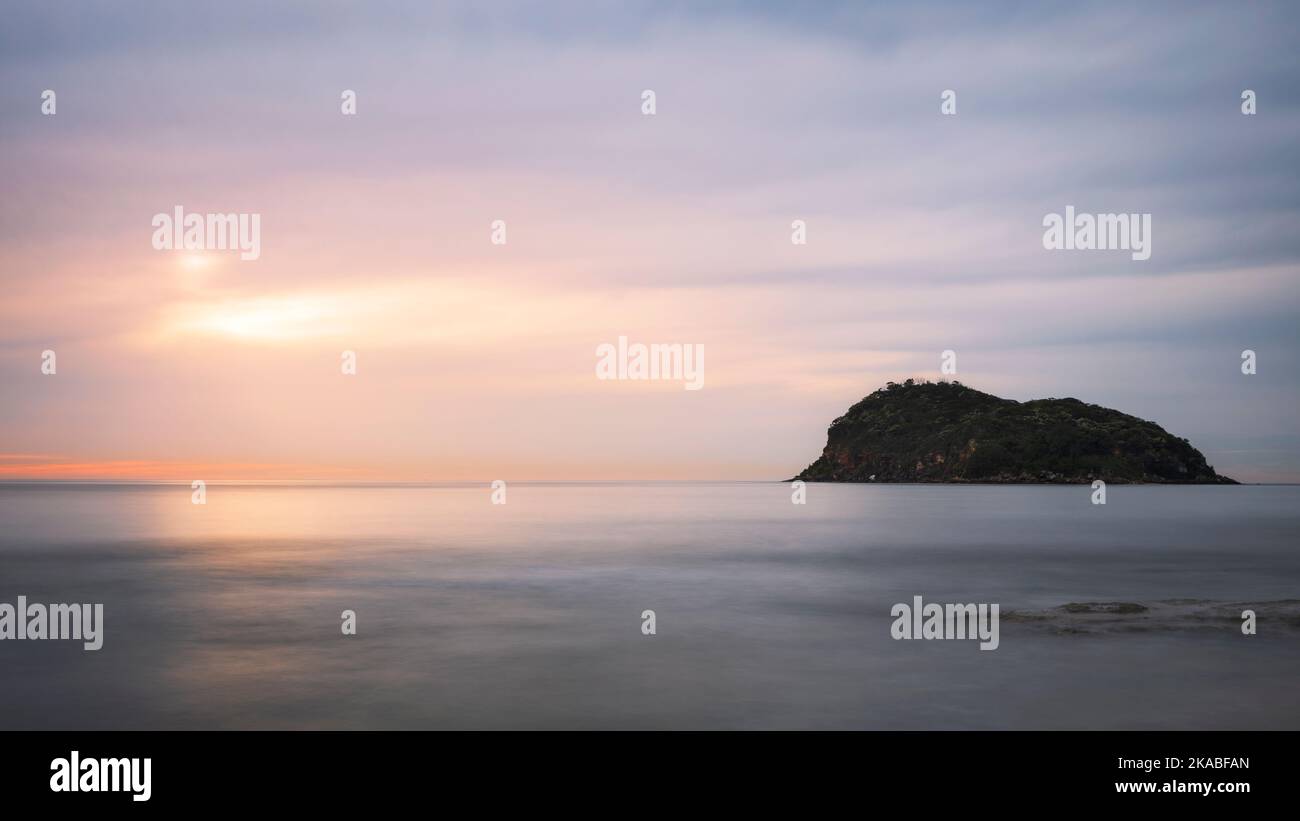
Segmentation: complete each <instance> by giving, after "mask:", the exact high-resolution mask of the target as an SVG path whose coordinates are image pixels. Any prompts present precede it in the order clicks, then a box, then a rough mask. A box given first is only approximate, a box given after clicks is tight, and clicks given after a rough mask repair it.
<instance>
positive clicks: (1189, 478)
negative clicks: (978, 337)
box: [794, 379, 1237, 484]
mask: <svg viewBox="0 0 1300 821" xmlns="http://www.w3.org/2000/svg"><path fill="white" fill-rule="evenodd" d="M794 478H795V479H801V480H804V481H809V482H996V483H1008V484H1011V483H1044V482H1046V483H1088V482H1092V481H1093V480H1096V479H1101V480H1103V481H1105V482H1108V483H1117V484H1123V483H1140V482H1151V483H1163V484H1237V483H1236V482H1235V481H1233V480H1232V479H1229V478H1227V477H1226V476H1220V475H1219V474H1217V473H1215V472H1214V468H1213V467H1211V466H1210V465H1208V464H1206V461H1205V457H1204V456H1203V455H1201V452H1200V451H1198V450H1197V449H1196V448H1194V447H1192V445H1191V443H1189V442H1188V441H1187V440H1186V439H1180V438H1179V437H1177V436H1174V435H1172V434H1170V433H1169V432H1167V431H1166V430H1165V429H1164V428H1162V427H1160V426H1159V425H1157V424H1156V423H1154V422H1148V421H1146V420H1145V419H1139V418H1137V417H1136V416H1129V415H1128V414H1126V413H1120V412H1119V411H1116V410H1111V409H1109V408H1103V407H1101V406H1099V405H1089V404H1087V403H1085V402H1080V401H1079V400H1078V399H1034V400H1032V401H1029V402H1017V401H1015V400H1013V399H1001V398H999V397H996V396H993V395H991V394H987V393H983V392H981V391H977V390H975V389H973V388H969V387H967V386H965V385H962V384H961V383H960V382H925V381H921V382H916V381H913V380H911V379H909V380H907V381H906V382H903V383H901V384H900V383H895V382H890V383H889V384H887V385H886V386H885V387H884V388H881V389H880V390H878V391H876V392H875V393H873V394H871V395H870V396H868V397H866V398H865V399H863V400H862V401H860V402H858V403H857V404H855V405H854V406H853V407H851V408H849V409H848V411H847V412H846V413H845V414H844V415H843V416H841V417H840V418H838V419H836V420H835V421H834V422H832V423H831V426H830V429H829V431H828V432H827V441H826V448H825V450H823V451H822V455H821V456H820V457H818V458H817V461H815V462H813V463H812V464H811V465H809V466H808V467H807V468H805V469H804V471H803V472H802V473H800V474H799V475H798V476H796V477H794Z"/></svg>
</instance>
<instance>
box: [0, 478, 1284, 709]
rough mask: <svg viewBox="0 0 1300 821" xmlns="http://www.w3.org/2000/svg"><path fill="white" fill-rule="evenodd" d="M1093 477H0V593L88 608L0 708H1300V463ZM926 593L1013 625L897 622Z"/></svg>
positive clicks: (20, 671)
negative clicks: (1137, 481)
mask: <svg viewBox="0 0 1300 821" xmlns="http://www.w3.org/2000/svg"><path fill="white" fill-rule="evenodd" d="M1090 492H1091V491H1090V490H1089V489H1088V488H1086V487H988V486H971V487H957V486H899V485H892V486H891V485H865V486H864V485H809V486H808V503H807V504H806V505H803V506H797V505H793V504H791V502H790V486H789V485H785V484H779V483H771V484H767V483H716V484H714V483H708V484H704V483H701V484H687V483H669V484H653V483H651V484H622V483H619V484H516V483H512V484H511V485H510V487H509V491H508V493H509V496H508V503H507V504H505V505H492V504H491V503H490V490H489V489H488V488H487V486H486V485H473V486H468V485H459V486H456V485H445V486H419V487H415V486H399V487H393V486H385V487H356V486H350V487H320V486H302V485H287V486H265V485H257V486H251V485H244V486H216V485H210V486H209V487H208V497H207V504H206V505H204V506H196V505H192V504H191V503H190V489H189V487H188V486H182V485H154V486H88V485H81V486H76V485H56V486H51V485H45V486H31V485H22V486H15V485H7V486H3V485H0V523H2V527H0V530H2V535H0V601H7V602H11V603H12V602H14V601H15V600H16V597H17V596H18V595H20V594H23V595H26V596H28V598H29V600H31V601H46V602H103V603H104V606H105V628H106V638H105V641H104V647H103V649H102V650H100V651H98V652H85V651H83V650H82V649H81V645H80V643H77V642H52V641H47V642H38V641H3V642H0V728H5V729H13V728H73V729H94V728H1293V729H1294V728H1300V698H1297V689H1296V683H1297V681H1300V619H1297V617H1296V614H1297V610H1296V607H1297V605H1300V602H1297V601H1296V600H1297V599H1300V539H1298V538H1297V537H1298V536H1300V487H1115V486H1112V487H1111V488H1110V489H1109V494H1108V504H1107V505H1105V506H1104V507H1103V506H1094V505H1092V504H1090V502H1089V496H1090ZM914 595H922V596H924V597H925V600H926V601H934V602H987V603H994V602H996V603H999V604H1000V605H1001V608H1002V612H1003V614H1004V618H1003V622H1002V625H1001V647H1000V648H999V649H998V650H996V651H992V652H981V651H980V650H979V649H978V647H977V645H976V643H974V642H970V641H928V642H927V641H894V640H892V639H891V638H890V636H889V627H890V623H891V618H890V615H889V612H890V608H891V606H892V605H893V604H894V603H896V602H910V601H911V599H912V596H914ZM1113 601H1122V602H1134V603H1144V604H1147V605H1150V606H1151V607H1152V608H1153V609H1152V610H1151V611H1149V612H1148V613H1147V615H1145V616H1141V617H1137V618H1130V619H1127V620H1121V621H1120V622H1116V623H1114V624H1112V625H1110V626H1108V627H1107V626H1103V627H1102V628H1100V629H1091V628H1090V627H1088V626H1087V625H1085V626H1084V627H1083V628H1082V629H1079V625H1078V624H1076V623H1074V622H1071V621H1070V620H1068V619H1066V620H1062V619H1057V618H1055V617H1053V618H1046V619H1034V620H1029V621H1023V622H1022V621H1017V620H1015V619H1008V618H1006V613H1007V612H1008V611H1046V612H1047V613H1048V614H1051V613H1052V612H1054V611H1053V608H1056V607H1059V606H1061V605H1064V604H1066V603H1072V602H1073V603H1082V602H1113ZM1160 602H1164V603H1167V604H1166V605H1158V604H1157V603H1160ZM1243 603H1253V604H1258V605H1259V607H1260V609H1261V612H1266V613H1268V614H1270V615H1268V616H1262V617H1261V619H1260V623H1259V633H1258V635H1256V636H1249V637H1248V636H1243V635H1241V632H1240V630H1239V629H1238V627H1237V624H1239V620H1238V621H1232V620H1228V621H1223V620H1222V619H1220V620H1217V621H1216V620H1215V619H1213V618H1208V617H1206V615H1205V613H1206V612H1208V611H1207V608H1208V609H1209V610H1213V609H1214V608H1216V607H1217V608H1219V609H1220V610H1223V609H1224V608H1226V609H1227V610H1228V612H1231V611H1232V610H1233V609H1234V608H1235V609H1236V610H1237V612H1238V613H1239V611H1240V608H1241V606H1243ZM1162 607H1163V608H1164V609H1161V608H1162ZM345 609H351V610H354V611H356V613H357V616H358V635H356V636H343V635H342V634H341V631H340V612H341V611H343V610H345ZM646 609H653V610H654V611H655V612H656V616H657V618H656V621H657V634H656V635H654V636H645V635H642V633H641V629H640V628H641V612H642V611H643V610H646Z"/></svg>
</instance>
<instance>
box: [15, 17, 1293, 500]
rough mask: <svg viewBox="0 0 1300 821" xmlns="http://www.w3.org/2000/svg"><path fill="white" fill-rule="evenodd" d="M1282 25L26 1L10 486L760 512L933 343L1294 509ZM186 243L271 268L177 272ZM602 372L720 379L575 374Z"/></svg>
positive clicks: (190, 256) (229, 261)
mask: <svg viewBox="0 0 1300 821" xmlns="http://www.w3.org/2000/svg"><path fill="white" fill-rule="evenodd" d="M1297 22H1300V6H1296V5H1295V4H1292V3H1258V4H1250V5H1249V6H1242V5H1239V4H1233V3H1218V4H1200V3H1168V4H1161V3H1143V4H1137V5H1136V6H1130V5H1129V4H1119V3H1112V4H1094V3H1071V4H1050V5H1046V4H1038V3H1025V4H1012V3H982V4H979V7H975V4H966V3H953V4H934V3H907V4H881V5H872V4H865V3H843V4H839V3H824V4H823V3H818V4H790V3H786V4H762V3H745V4H740V3H736V4H704V3H655V4H649V3H644V4H643V3H637V2H617V3H598V4H570V3H545V4H543V3H538V4H527V5H517V4H504V3H473V4H425V3H353V2H312V3H277V4H269V3H262V2H228V3H221V4H211V5H210V7H204V8H200V7H198V4H194V5H193V6H191V5H190V4H175V3H162V2H159V3H141V2H121V3H113V4H106V3H74V2H70V3H57V4H56V3H47V2H17V3H7V4H6V22H5V25H4V27H3V29H0V111H2V112H3V115H2V116H0V144H2V145H3V151H2V152H0V177H2V178H3V181H4V196H3V198H0V261H2V262H0V264H2V267H0V287H2V290H3V296H2V297H0V480H3V479H11V480H12V479H34V478H35V479H96V480H115V479H116V480H121V479H162V480H184V481H188V480H191V479H207V480H222V479H351V480H393V481H419V480H491V479H497V478H500V479H517V480H529V479H534V480H547V479H550V480H579V479H610V480H615V479H702V480H703V479H784V478H788V477H790V476H792V475H794V474H795V473H797V472H798V471H799V470H800V469H802V468H803V467H804V466H806V465H807V464H808V463H810V462H811V461H813V460H814V459H815V458H816V457H817V456H818V455H819V453H820V452H821V449H822V447H823V446H824V444H825V436H826V428H827V426H828V425H829V423H830V422H831V421H832V420H833V419H834V418H835V417H836V416H838V415H839V414H841V413H842V412H843V411H844V410H845V409H847V408H848V407H849V406H850V405H851V404H852V403H853V402H855V401H857V400H858V399H860V398H861V397H863V396H865V395H866V394H868V393H870V392H872V391H873V390H875V389H877V388H879V387H881V386H883V385H884V383H885V382H887V381H890V380H893V381H901V380H903V379H906V378H909V377H916V378H931V379H935V378H940V377H941V376H945V375H944V374H941V372H940V363H941V354H942V352H943V351H946V350H950V351H954V352H955V353H956V365H957V372H956V374H955V378H957V379H959V380H960V381H962V382H963V383H964V384H967V385H970V386H973V387H975V388H978V389H980V390H984V391H987V392H990V393H993V394H996V395H999V396H1004V397H1008V398H1012V399H1017V400H1028V399H1035V398H1043V397H1067V396H1070V397H1075V398H1078V399H1081V400H1083V401H1086V402H1092V403H1096V404H1100V405H1104V406H1107V407H1112V408H1116V409H1118V410H1122V411H1124V412H1127V413H1131V414H1134V415H1137V416H1140V417H1143V418H1147V419H1151V420H1153V421H1155V422H1157V423H1159V424H1160V425H1162V426H1163V427H1165V428H1166V429H1167V430H1169V431H1170V432H1172V433H1174V434H1175V435H1178V436H1182V437H1186V438H1188V439H1189V440H1190V441H1191V442H1192V444H1193V445H1195V446H1197V447H1198V448H1200V449H1201V450H1202V451H1203V452H1204V453H1205V454H1206V456H1207V458H1208V459H1209V461H1210V463H1211V464H1213V465H1214V466H1215V468H1216V469H1217V470H1219V472H1221V473H1224V474H1226V475H1229V476H1232V477H1234V478H1237V479H1239V480H1243V481H1261V482H1269V481H1290V482H1294V481H1300V421H1297V413H1296V408H1297V407H1300V333H1298V331H1297V328H1300V175H1298V174H1297V170H1298V169H1300V84H1298V83H1297V78H1298V77H1300V56H1298V55H1300V50H1297V49H1296V48H1295V42H1296V35H1297V28H1298V27H1297ZM47 89H48V90H52V91H54V92H55V93H56V110H55V113H53V114H44V113H42V92H43V91H45V90H47ZM1245 89H1250V90H1252V91H1254V92H1255V95H1256V105H1257V110H1256V113H1255V114H1254V115H1249V116H1248V115H1245V114H1243V113H1242V110H1241V106H1242V100H1241V95H1242V92H1243V90H1245ZM345 90H351V91H354V92H355V94H356V113H355V114H344V113H343V112H342V103H341V99H342V94H343V92H344V91H345ZM646 90H650V91H653V92H654V101H655V111H654V113H653V114H646V113H644V112H643V92H644V91H646ZM945 90H952V91H953V92H955V103H956V113H955V114H944V113H942V111H941V102H942V100H941V95H942V94H943V92H944V91H945ZM1067 205H1072V206H1074V207H1075V209H1076V210H1078V211H1081V212H1088V213H1116V212H1123V213H1143V214H1148V213H1149V214H1150V215H1151V220H1152V237H1151V240H1152V254H1151V258H1150V259H1148V260H1145V261H1142V260H1133V259H1132V258H1131V255H1130V254H1129V253H1128V252H1126V251H1102V250H1095V251H1049V250H1047V249H1045V248H1044V246H1043V242H1042V240H1043V232H1044V228H1043V219H1044V216H1045V215H1047V214H1050V213H1063V212H1064V209H1065V208H1066V206H1067ZM176 206H182V207H183V208H184V209H185V211H186V212H187V213H190V212H193V213H200V214H206V213H242V214H256V215H258V216H259V219H260V256H259V257H258V258H257V259H251V260H243V259H241V258H240V256H239V254H238V253H237V252H231V251H223V250H192V251H185V250H180V251H176V250H158V249H155V248H154V247H153V243H152V237H153V234H154V228H153V224H152V222H151V221H152V220H153V218H154V216H155V215H156V214H160V213H163V214H170V213H172V212H173V209H174V208H175V207H176ZM497 220H501V221H503V222H504V223H505V226H506V242H505V244H494V243H493V242H492V235H493V229H492V225H493V223H494V221H497ZM795 220H802V221H803V224H804V226H805V229H806V240H807V241H806V243H805V244H795V243H794V242H792V233H793V230H792V224H793V222H794V221H795ZM620 336H623V337H627V338H628V339H629V340H630V341H631V342H633V343H636V342H640V343H645V344H650V343H662V344H670V343H677V344H683V345H690V346H702V347H703V350H704V351H705V359H704V372H703V373H704V378H703V387H702V388H701V389H700V390H685V389H684V385H683V383H682V382H681V381H674V380H607V379H599V378H598V377H597V372H596V364H597V356H596V351H597V349H598V347H599V346H601V345H602V344H606V343H611V344H616V343H617V340H618V338H619V337H620ZM1247 349H1249V350H1253V351H1255V353H1256V361H1257V370H1256V373H1254V374H1243V373H1242V368H1241V365H1242V359H1241V356H1242V351H1244V350H1247ZM45 351H53V352H54V353H55V357H56V359H55V373H53V374H48V373H43V372H42V367H43V364H44V363H45V361H46V360H45V354H44V352H45ZM344 351H351V352H353V353H354V354H355V362H356V372H355V374H345V373H343V372H342V371H343V369H342V366H341V361H342V357H343V352H344Z"/></svg>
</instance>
